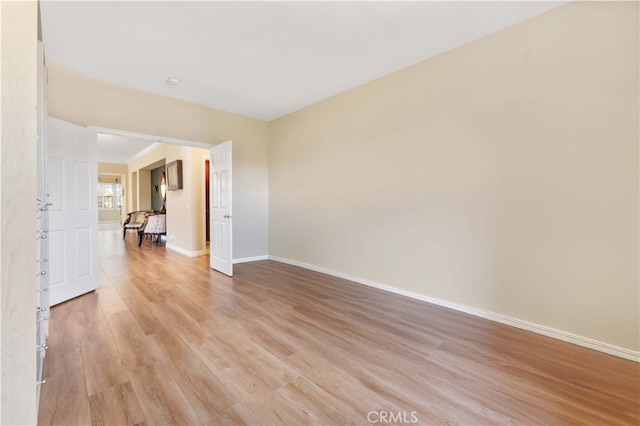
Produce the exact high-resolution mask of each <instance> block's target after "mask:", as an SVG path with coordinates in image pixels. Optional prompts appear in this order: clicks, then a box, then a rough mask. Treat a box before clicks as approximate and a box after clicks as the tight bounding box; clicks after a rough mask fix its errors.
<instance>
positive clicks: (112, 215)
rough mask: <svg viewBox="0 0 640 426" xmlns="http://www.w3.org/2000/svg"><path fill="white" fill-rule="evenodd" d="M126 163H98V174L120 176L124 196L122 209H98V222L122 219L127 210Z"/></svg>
mask: <svg viewBox="0 0 640 426" xmlns="http://www.w3.org/2000/svg"><path fill="white" fill-rule="evenodd" d="M127 170H128V169H127V165H126V164H116V163H98V175H108V176H114V177H115V176H116V175H118V176H120V177H121V179H122V181H121V182H122V185H123V186H124V188H125V198H124V199H123V200H122V209H121V210H122V211H120V210H99V211H98V221H99V222H113V221H122V220H123V218H126V213H127V212H128V211H129V210H128V207H127V201H126V198H127V193H128V191H127V189H126V188H127V180H128V178H127Z"/></svg>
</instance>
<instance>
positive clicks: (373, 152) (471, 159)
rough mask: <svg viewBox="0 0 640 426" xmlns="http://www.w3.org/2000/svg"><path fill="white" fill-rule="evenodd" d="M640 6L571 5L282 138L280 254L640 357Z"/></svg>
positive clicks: (277, 176)
mask: <svg viewBox="0 0 640 426" xmlns="http://www.w3.org/2000/svg"><path fill="white" fill-rule="evenodd" d="M638 72H639V70H638V4H637V3H605V2H602V3H598V2H594V3H590V2H585V3H574V4H570V5H567V6H564V7H561V8H559V9H557V10H555V11H552V12H550V13H548V14H545V15H542V16H540V17H538V18H534V19H532V20H530V21H527V22H524V23H522V24H520V25H517V26H514V27H511V28H509V29H506V30H504V31H501V32H499V33H496V34H493V35H491V36H488V37H486V38H483V39H481V40H478V41H476V42H473V43H471V44H468V45H465V46H462V47H460V48H458V49H455V50H453V51H450V52H448V53H445V54H442V55H440V56H438V57H436V58H433V59H431V60H427V61H425V62H422V63H420V64H417V65H415V66H412V67H410V68H407V69H405V70H403V71H400V72H397V73H395V74H392V75H390V76H387V77H384V78H381V79H379V80H376V81H374V82H372V83H370V84H366V85H364V86H361V87H359V88H356V89H354V90H351V91H349V92H346V93H343V94H341V95H339V96H336V97H334V98H331V99H328V100H326V101H323V102H320V103H318V104H315V105H313V106H311V107H308V108H306V109H303V110H300V111H298V112H295V113H292V114H290V115H288V116H286V117H283V118H281V119H278V120H275V121H273V122H271V123H270V125H269V144H270V151H269V170H270V176H269V180H270V188H269V193H270V212H269V217H270V222H269V231H270V237H269V250H270V254H271V255H274V256H279V257H284V258H289V259H293V260H298V261H301V262H306V263H309V264H313V265H317V266H321V267H325V268H329V269H332V270H336V271H340V272H343V273H348V274H352V275H355V276H360V277H364V278H367V279H370V280H373V281H376V282H379V283H383V284H387V285H391V286H394V287H397V288H400V289H404V290H408V291H411V292H415V293H419V294H423V295H426V296H430V297H435V298H440V299H444V300H446V301H451V302H455V303H459V304H464V305H468V306H471V307H476V308H480V309H484V310H488V311H492V312H495V313H499V314H503V315H507V316H510V317H515V318H518V319H521V320H525V321H530V322H533V323H536V324H540V325H544V326H548V327H552V328H555V329H559V330H563V331H567V332H570V333H574V334H577V335H580V336H584V337H588V338H593V339H596V340H599V341H602V342H606V343H609V344H612V345H617V346H620V347H623V348H627V349H630V350H635V351H637V350H638V349H640V344H639V336H640V330H639V322H640V321H639V307H638V305H639V297H640V295H639V279H638V258H639V252H638V234H639V229H638V218H639V210H638V139H639V135H638V125H639V121H638V120H639V119H638V114H639V110H638V99H639V91H638V75H639V74H638Z"/></svg>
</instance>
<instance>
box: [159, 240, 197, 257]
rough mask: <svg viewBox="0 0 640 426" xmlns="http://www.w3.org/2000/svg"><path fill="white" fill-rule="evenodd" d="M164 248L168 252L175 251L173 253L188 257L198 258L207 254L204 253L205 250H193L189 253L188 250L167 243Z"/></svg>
mask: <svg viewBox="0 0 640 426" xmlns="http://www.w3.org/2000/svg"><path fill="white" fill-rule="evenodd" d="M166 247H167V248H168V249H169V250H173V251H175V252H178V253H180V254H183V255H185V256H188V257H198V256H203V255H205V254H206V253H207V251H206V250H194V251H190V250H187V249H183V248H182V247H178V246H176V245H173V244H170V243H167V245H166Z"/></svg>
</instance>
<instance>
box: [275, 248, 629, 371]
mask: <svg viewBox="0 0 640 426" xmlns="http://www.w3.org/2000/svg"><path fill="white" fill-rule="evenodd" d="M269 259H270V260H273V261H276V262H280V263H286V264H289V265H293V266H298V267H300V268H304V269H309V270H312V271H316V272H320V273H323V274H327V275H331V276H334V277H338V278H342V279H345V280H349V281H353V282H355V283H358V284H363V285H366V286H369V287H374V288H377V289H380V290H384V291H388V292H391V293H396V294H400V295H402V296H407V297H411V298H413V299H417V300H421V301H423V302H428V303H433V304H434V305H438V306H443V307H445V308H449V309H453V310H456V311H460V312H465V313H467V314H470V315H474V316H477V317H480V318H484V319H488V320H491V321H496V322H499V323H501V324H506V325H510V326H512V327H516V328H519V329H522V330H526V331H531V332H533V333H536V334H541V335H543V336H547V337H551V338H554V339H557V340H562V341H563V342H568V343H573V344H574V345H578V346H583V347H585V348H589V349H593V350H596V351H599V352H604V353H606V354H609V355H614V356H617V357H620V358H624V359H628V360H630V361H635V362H638V363H640V352H637V351H633V350H631V349H626V348H621V347H619V346H615V345H611V344H609V343H604V342H600V341H598V340H594V339H590V338H588V337H583V336H579V335H577V334H573V333H569V332H566V331H562V330H556V329H554V328H551V327H547V326H544V325H540V324H536V323H532V322H528V321H524V320H521V319H518V318H513V317H509V316H507V315H502V314H498V313H495V312H491V311H486V310H484V309H479V308H474V307H472V306H467V305H462V304H459V303H454V302H448V301H446V300H442V299H437V298H435V297H429V296H425V295H423V294H418V293H413V292H410V291H407V290H402V289H399V288H396V287H392V286H389V285H386V284H380V283H377V282H375V281H371V280H368V279H366V278H361V277H358V276H355V275H350V274H345V273H343V272H338V271H334V270H332V269H328V268H323V267H321V266H316V265H311V264H309V263H304V262H300V261H297V260H292V259H287V258H284V257H278V256H269Z"/></svg>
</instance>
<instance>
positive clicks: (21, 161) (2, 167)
mask: <svg viewBox="0 0 640 426" xmlns="http://www.w3.org/2000/svg"><path fill="white" fill-rule="evenodd" d="M37 16H38V15H37V3H36V2H30V1H25V2H6V1H3V2H2V4H1V6H0V49H1V50H2V62H1V64H0V73H1V75H0V80H1V86H0V91H1V92H2V96H1V97H0V99H1V101H0V103H1V105H0V109H1V115H0V121H1V127H0V129H1V130H0V132H1V138H2V143H1V145H0V354H1V355H0V374H1V384H2V385H1V386H0V424H3V425H18V424H35V423H36V413H37V407H36V403H37V402H36V401H37V398H36V278H35V271H36V269H35V268H36V263H35V259H36V242H35V238H33V237H34V236H35V235H36V215H35V206H36V204H35V197H36V194H37V192H36V125H37V118H36V87H37V80H36V75H37V62H36V58H37ZM41 110H42V109H41Z"/></svg>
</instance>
